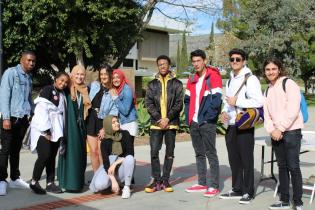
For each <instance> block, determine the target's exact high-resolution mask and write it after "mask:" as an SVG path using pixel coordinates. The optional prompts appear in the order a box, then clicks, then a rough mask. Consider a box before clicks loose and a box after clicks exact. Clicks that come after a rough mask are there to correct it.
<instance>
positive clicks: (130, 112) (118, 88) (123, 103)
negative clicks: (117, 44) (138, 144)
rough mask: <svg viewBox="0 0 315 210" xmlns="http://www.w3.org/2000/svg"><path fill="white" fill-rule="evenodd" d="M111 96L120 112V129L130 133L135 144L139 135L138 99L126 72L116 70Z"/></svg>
mask: <svg viewBox="0 0 315 210" xmlns="http://www.w3.org/2000/svg"><path fill="white" fill-rule="evenodd" d="M111 95H112V96H113V98H114V102H115V104H116V106H117V108H118V111H119V114H118V118H119V120H120V123H121V126H120V127H121V129H122V130H127V131H128V132H129V133H130V135H131V136H132V139H131V140H132V144H133V141H134V137H135V136H137V135H138V123H137V111H136V108H135V104H136V97H135V95H134V94H133V91H132V89H131V87H130V85H129V84H128V80H127V79H126V76H125V74H124V72H123V71H122V70H120V69H115V70H114V72H113V90H112V91H111Z"/></svg>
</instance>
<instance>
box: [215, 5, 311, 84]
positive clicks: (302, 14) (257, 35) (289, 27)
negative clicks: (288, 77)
mask: <svg viewBox="0 0 315 210" xmlns="http://www.w3.org/2000/svg"><path fill="white" fill-rule="evenodd" d="M226 1H227V2H228V0H226ZM233 2H234V4H232V7H231V8H230V10H229V11H232V12H227V13H226V14H234V15H226V16H223V18H222V20H221V22H220V24H221V29H223V30H226V31H231V32H232V33H233V34H234V35H235V36H236V37H237V38H239V39H241V40H243V42H242V45H243V47H244V48H245V49H246V50H247V51H248V52H249V57H250V59H251V61H252V63H253V65H254V67H255V68H256V70H257V71H256V73H257V74H262V71H261V67H262V62H263V60H264V59H266V58H267V57H269V56H276V57H278V58H280V59H282V60H283V61H284V63H285V66H286V68H287V70H288V71H289V73H290V74H292V75H303V72H305V71H308V69H309V68H311V69H313V67H310V66H308V67H306V66H305V65H304V64H305V62H306V63H311V62H309V61H310V60H309V58H310V57H309V58H308V57H307V56H305V54H304V53H305V52H310V47H311V45H309V44H307V43H309V40H310V38H311V37H312V36H313V35H312V34H314V24H315V21H314V19H315V14H314V11H315V9H314V7H315V6H314V3H315V1H314V0H312V1H308V0H300V1H295V0H279V1H272V0H251V1H246V0H238V1H233ZM227 10H228V9H227ZM220 24H219V25H220ZM300 52H302V53H300ZM305 59H306V60H305ZM304 81H305V82H306V80H304Z"/></svg>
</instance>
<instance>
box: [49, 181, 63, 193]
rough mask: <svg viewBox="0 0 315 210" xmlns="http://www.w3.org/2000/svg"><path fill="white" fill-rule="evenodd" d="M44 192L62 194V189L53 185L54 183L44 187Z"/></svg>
mask: <svg viewBox="0 0 315 210" xmlns="http://www.w3.org/2000/svg"><path fill="white" fill-rule="evenodd" d="M46 191H47V192H51V193H55V194H59V193H63V191H62V189H61V188H60V187H58V186H57V185H55V183H54V182H53V183H51V184H49V185H47V186H46Z"/></svg>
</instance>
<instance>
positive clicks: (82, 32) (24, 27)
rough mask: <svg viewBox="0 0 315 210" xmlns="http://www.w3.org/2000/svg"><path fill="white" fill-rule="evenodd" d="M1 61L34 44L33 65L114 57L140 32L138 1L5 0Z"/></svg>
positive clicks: (9, 61) (15, 57)
mask: <svg viewBox="0 0 315 210" xmlns="http://www.w3.org/2000/svg"><path fill="white" fill-rule="evenodd" d="M3 9H4V12H3V28H4V36H3V44H4V61H5V63H4V66H5V67H7V66H10V65H12V64H13V63H16V62H18V60H19V57H20V53H21V52H22V51H23V50H25V49H29V50H34V51H35V52H36V54H37V56H38V63H37V67H44V68H45V69H48V68H50V65H51V64H55V65H56V66H57V67H58V68H59V69H64V68H65V67H66V66H67V64H68V62H70V65H73V64H75V63H76V62H77V61H81V62H83V60H84V63H85V64H86V65H90V64H91V65H93V64H99V63H101V62H102V61H105V60H106V59H108V58H109V57H113V58H116V57H117V56H119V55H120V53H121V52H122V51H124V49H125V48H128V45H129V44H130V43H129V42H130V40H133V39H134V38H135V37H137V36H139V35H138V28H139V27H140V25H141V24H138V23H139V22H141V21H142V20H140V13H141V9H142V6H141V5H140V4H139V3H136V1H122V0H119V1H111V0H95V1H82V0H69V1H65V0H36V1H31V0H23V1H21V0H16V1H12V0H10V1H9V0H5V1H4V4H3Z"/></svg>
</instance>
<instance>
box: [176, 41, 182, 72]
mask: <svg viewBox="0 0 315 210" xmlns="http://www.w3.org/2000/svg"><path fill="white" fill-rule="evenodd" d="M176 70H177V73H180V70H181V63H180V45H179V40H178V41H177V54H176Z"/></svg>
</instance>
